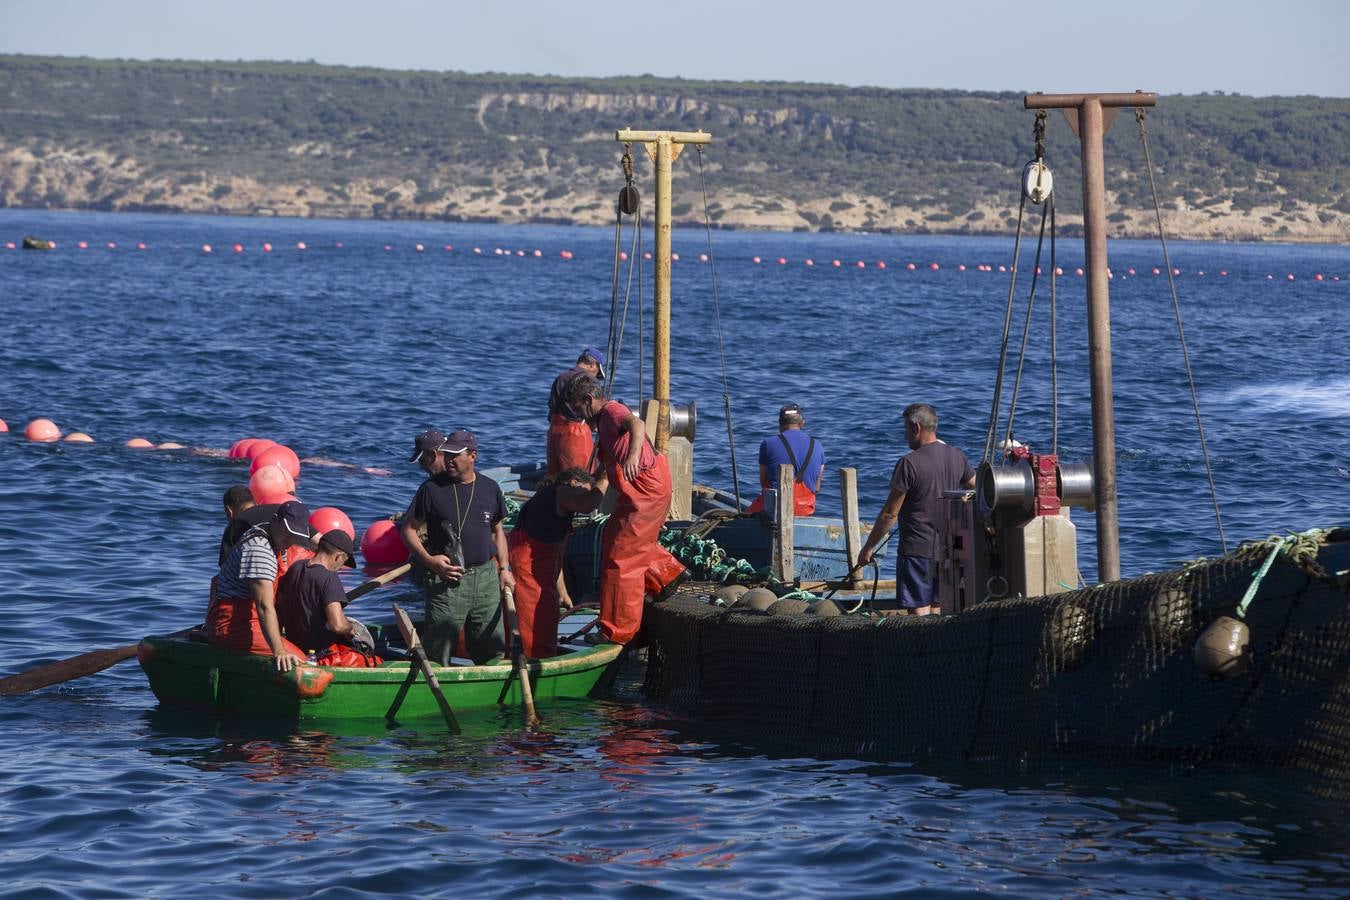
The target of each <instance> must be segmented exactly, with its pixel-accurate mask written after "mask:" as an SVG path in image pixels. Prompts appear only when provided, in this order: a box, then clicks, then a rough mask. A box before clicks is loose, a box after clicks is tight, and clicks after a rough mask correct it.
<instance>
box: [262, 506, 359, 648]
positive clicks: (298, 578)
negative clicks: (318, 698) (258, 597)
mask: <svg viewBox="0 0 1350 900" xmlns="http://www.w3.org/2000/svg"><path fill="white" fill-rule="evenodd" d="M343 566H350V567H352V568H356V547H355V546H354V545H353V544H352V539H351V538H350V537H349V536H348V535H347V532H345V531H341V530H338V529H334V530H333V531H328V532H325V533H324V534H323V536H322V537H320V538H319V549H318V551H317V552H316V553H315V554H314V557H313V558H312V559H306V560H301V561H300V562H298V563H296V564H295V565H293V566H291V568H290V571H288V572H287V573H286V576H285V577H284V578H282V579H281V583H280V584H279V585H278V586H277V614H278V618H279V619H280V621H281V627H282V630H283V631H284V632H285V634H286V637H287V639H289V640H290V641H291V642H292V643H294V644H295V645H296V646H298V647H302V648H304V649H305V650H307V651H308V653H309V655H310V656H311V657H313V658H314V660H315V661H316V662H317V663H318V664H319V665H321V666H346V667H350V668H364V667H369V666H378V665H379V664H380V663H381V662H383V660H381V659H380V658H379V657H378V656H375V655H373V653H372V651H373V649H374V643H375V642H374V641H373V640H372V639H371V636H370V632H369V631H367V630H366V627H365V626H364V625H362V624H361V623H360V622H357V621H356V620H355V619H349V618H347V616H346V614H345V613H344V612H343V610H344V608H345V607H346V605H347V592H346V591H344V590H343V589H342V581H341V580H340V579H339V578H338V576H337V573H338V572H339V571H340V570H341V569H342V567H343Z"/></svg>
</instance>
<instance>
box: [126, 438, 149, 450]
mask: <svg viewBox="0 0 1350 900" xmlns="http://www.w3.org/2000/svg"><path fill="white" fill-rule="evenodd" d="M126 445H127V446H128V447H131V448H132V449H135V450H146V449H148V448H150V447H153V446H155V445H154V444H152V443H150V442H149V441H147V440H146V439H145V438H132V439H131V440H129V441H127V444H126Z"/></svg>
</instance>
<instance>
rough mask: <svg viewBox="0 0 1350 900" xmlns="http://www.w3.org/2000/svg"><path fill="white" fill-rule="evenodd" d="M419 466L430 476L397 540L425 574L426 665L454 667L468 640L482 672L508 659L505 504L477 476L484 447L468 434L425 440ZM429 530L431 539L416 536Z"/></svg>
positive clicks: (491, 484)
mask: <svg viewBox="0 0 1350 900" xmlns="http://www.w3.org/2000/svg"><path fill="white" fill-rule="evenodd" d="M413 459H416V460H417V461H418V462H419V463H420V464H421V466H422V469H423V471H425V472H426V473H427V475H428V476H429V477H428V478H427V480H426V481H424V482H422V486H421V487H419V488H418V489H417V494H416V496H414V497H413V500H412V503H411V504H410V505H409V506H408V511H407V513H406V514H405V515H404V516H403V522H402V524H401V525H400V527H399V532H400V534H402V536H403V542H404V543H405V544H407V545H408V554H409V556H410V557H411V560H412V562H413V564H414V565H415V566H419V567H421V569H422V570H423V571H424V573H425V577H424V578H423V588H424V590H425V592H426V620H425V622H424V624H423V626H422V633H421V638H422V645H423V646H424V647H425V648H426V652H427V658H428V659H429V660H430V661H431V662H433V663H436V664H439V665H443V666H444V665H449V664H450V658H451V657H452V656H453V655H454V653H455V650H456V647H457V645H458V644H459V640H460V635H461V634H462V635H463V637H464V648H465V650H466V652H467V653H468V655H469V657H470V658H471V659H472V660H473V661H474V663H476V664H478V665H482V664H483V663H486V662H488V661H489V660H492V659H501V658H502V657H503V656H504V654H505V652H506V634H505V631H504V629H503V627H502V609H501V592H502V590H503V589H505V588H512V589H514V588H515V586H516V581H515V578H514V577H513V576H512V574H511V564H510V561H509V558H508V555H507V550H506V532H505V530H504V529H503V528H502V519H504V518H506V500H505V498H504V497H503V496H502V489H501V487H500V486H499V485H498V484H497V482H496V481H494V480H493V479H491V478H486V477H483V478H480V477H479V476H478V474H477V472H475V471H474V466H475V464H476V463H477V460H478V440H477V438H475V437H474V436H473V434H472V433H471V432H468V431H462V430H461V431H455V432H452V433H451V434H450V436H449V437H448V438H443V439H442V438H441V436H440V432H425V433H423V434H422V435H420V436H419V437H418V439H417V443H416V446H415V447H414V451H413ZM423 526H425V527H426V538H425V539H423V537H422V536H421V535H420V534H419V533H418V530H419V529H420V528H422V527H423Z"/></svg>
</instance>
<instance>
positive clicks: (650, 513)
mask: <svg viewBox="0 0 1350 900" xmlns="http://www.w3.org/2000/svg"><path fill="white" fill-rule="evenodd" d="M567 399H568V402H569V403H571V405H572V408H573V409H575V410H576V411H577V412H579V413H581V414H582V415H584V416H585V417H586V421H587V422H589V423H590V424H591V425H593V426H594V427H595V428H596V431H597V434H598V440H597V445H598V446H599V454H600V464H601V465H602V466H603V467H604V476H603V477H602V479H601V483H600V486H601V487H602V488H603V487H604V486H605V482H608V483H609V484H612V485H613V486H614V489H615V491H616V492H617V493H618V498H617V499H616V500H615V502H614V510H613V512H612V513H610V517H609V521H608V522H607V523H606V524H605V531H604V535H603V536H602V537H601V545H600V546H601V563H600V627H599V629H597V630H598V631H599V634H598V635H596V636H595V637H596V639H597V640H600V641H608V642H610V643H614V644H627V643H629V642H630V641H632V640H633V638H634V637H635V636H636V635H637V632H638V628H639V627H640V626H641V625H642V602H643V596H644V595H645V594H647V593H650V594H652V595H653V596H654V597H655V598H656V599H658V600H662V599H665V597H666V596H669V594H670V593H671V592H672V591H674V589H675V588H676V587H677V586H678V585H679V584H680V582H682V581H684V580H685V579H686V578H688V576H689V573H688V572H686V571H685V568H684V566H683V565H681V564H680V561H679V560H677V559H676V558H675V557H673V556H671V555H670V554H669V553H668V552H666V550H665V548H664V547H662V546H661V545H660V544H659V543H658V542H657V538H658V537H659V536H660V534H661V526H662V525H664V524H665V521H666V514H667V513H668V512H669V511H670V492H671V484H670V465H669V463H667V461H666V457H665V455H664V454H661V453H657V452H656V450H655V448H653V447H652V442H651V441H650V440H648V439H647V429H646V427H645V426H644V425H643V424H642V420H641V419H639V418H638V417H637V416H635V415H633V412H632V410H630V409H629V408H628V407H626V406H624V405H623V404H622V403H620V402H619V401H617V400H610V401H606V400H605V395H604V389H603V388H601V387H600V383H599V382H598V381H596V380H595V379H593V378H590V377H589V376H587V377H579V378H576V379H574V380H573V381H572V383H571V385H570V386H569V387H568V391H567Z"/></svg>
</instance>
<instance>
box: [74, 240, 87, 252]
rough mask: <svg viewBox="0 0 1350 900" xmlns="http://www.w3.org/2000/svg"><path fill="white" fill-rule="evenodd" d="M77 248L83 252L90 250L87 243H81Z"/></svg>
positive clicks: (77, 244)
mask: <svg viewBox="0 0 1350 900" xmlns="http://www.w3.org/2000/svg"><path fill="white" fill-rule="evenodd" d="M75 246H76V247H79V248H80V249H81V250H88V249H89V244H88V243H86V242H85V241H79V242H78V243H76V244H75Z"/></svg>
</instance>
